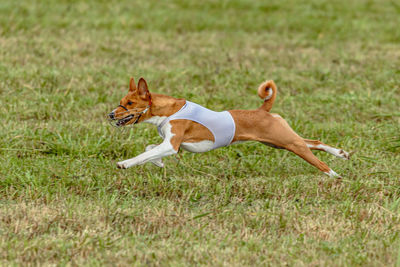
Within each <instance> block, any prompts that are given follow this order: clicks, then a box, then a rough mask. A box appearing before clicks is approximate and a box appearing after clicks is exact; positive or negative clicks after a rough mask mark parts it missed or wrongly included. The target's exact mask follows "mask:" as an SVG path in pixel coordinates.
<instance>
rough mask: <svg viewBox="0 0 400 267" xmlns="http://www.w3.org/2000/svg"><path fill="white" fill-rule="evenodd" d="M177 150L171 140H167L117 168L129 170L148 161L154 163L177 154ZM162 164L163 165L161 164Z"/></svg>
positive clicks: (125, 161) (118, 164)
mask: <svg viewBox="0 0 400 267" xmlns="http://www.w3.org/2000/svg"><path fill="white" fill-rule="evenodd" d="M177 152H178V151H177V150H175V149H174V148H173V146H172V144H171V143H170V142H169V140H165V141H164V142H162V143H161V144H159V145H157V146H155V147H153V148H151V149H150V150H148V151H146V152H144V153H142V154H140V155H138V156H136V157H134V158H131V159H127V160H124V161H121V162H118V163H117V167H118V168H121V169H127V168H130V167H132V166H135V165H139V164H143V163H146V162H148V161H154V160H156V159H161V158H163V157H166V156H169V155H173V154H176V153H177ZM161 164H162V163H161Z"/></svg>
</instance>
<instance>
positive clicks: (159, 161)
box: [146, 144, 164, 168]
mask: <svg viewBox="0 0 400 267" xmlns="http://www.w3.org/2000/svg"><path fill="white" fill-rule="evenodd" d="M156 146H157V145H154V144H152V145H148V146H146V151H149V150H152V149H153V148H155V147H156ZM150 162H151V163H153V164H154V165H156V166H157V167H160V168H163V167H164V163H163V162H162V159H161V158H158V159H153V160H150Z"/></svg>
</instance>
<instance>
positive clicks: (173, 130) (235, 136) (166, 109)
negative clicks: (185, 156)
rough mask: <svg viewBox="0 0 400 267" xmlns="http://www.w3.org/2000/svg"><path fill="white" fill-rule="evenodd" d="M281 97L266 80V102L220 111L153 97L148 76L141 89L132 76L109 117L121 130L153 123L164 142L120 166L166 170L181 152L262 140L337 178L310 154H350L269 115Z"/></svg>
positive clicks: (261, 91) (261, 89)
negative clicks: (303, 135) (148, 164)
mask: <svg viewBox="0 0 400 267" xmlns="http://www.w3.org/2000/svg"><path fill="white" fill-rule="evenodd" d="M276 94H277V87H276V85H275V83H274V82H273V81H272V80H270V81H265V82H263V83H262V84H261V85H260V86H259V88H258V96H259V97H260V98H261V99H263V101H264V103H263V105H262V106H261V107H259V108H258V109H255V110H229V111H222V112H215V111H212V110H209V109H207V108H205V107H202V106H200V105H198V104H195V103H193V102H190V101H187V100H185V99H181V98H174V97H171V96H167V95H162V94H156V93H150V91H149V89H148V86H147V83H146V81H145V80H144V79H143V78H140V80H139V82H138V85H137V86H136V84H135V81H134V80H133V78H131V80H130V83H129V92H128V94H127V95H126V96H125V97H123V98H122V100H121V101H120V104H119V106H118V107H117V108H116V109H114V110H113V111H112V112H111V113H109V114H108V117H109V119H110V120H112V121H113V122H114V123H115V125H116V126H118V127H122V126H125V125H129V124H138V123H140V122H147V123H151V124H154V125H156V126H157V129H158V132H159V134H160V136H161V137H162V138H163V139H164V141H163V142H162V143H161V144H159V145H149V146H147V147H146V152H144V153H142V154H140V155H138V156H136V157H134V158H131V159H128V160H124V161H121V162H118V163H117V167H118V168H121V169H126V168H130V167H132V166H135V165H139V164H143V163H146V162H152V163H153V164H155V165H157V166H159V167H163V166H164V164H163V162H162V160H161V159H162V158H163V157H166V156H169V155H173V154H176V153H177V152H178V151H179V149H180V148H183V149H185V150H188V151H190V152H194V153H200V152H206V151H210V150H213V149H216V148H219V147H223V146H228V145H231V144H235V143H239V142H244V141H258V142H260V143H262V144H265V145H268V146H271V147H274V148H280V149H287V150H289V151H291V152H293V153H295V154H296V155H298V156H299V157H301V158H303V159H304V160H305V161H307V162H308V163H310V164H311V165H313V166H315V167H316V168H318V169H319V170H321V171H322V172H324V173H325V174H327V175H329V176H331V177H335V176H336V177H338V176H339V175H338V174H337V173H336V172H334V171H333V170H332V169H331V168H329V167H328V165H327V164H326V163H324V162H322V161H320V160H319V159H318V158H317V157H316V156H315V155H314V154H313V153H312V152H311V150H321V151H325V152H328V153H330V154H332V155H334V156H336V157H339V158H343V159H349V153H348V152H346V151H344V150H342V149H337V148H334V147H331V146H328V145H326V144H324V143H322V142H321V141H318V140H309V139H303V138H301V137H300V136H299V135H298V134H296V133H295V132H294V131H293V129H292V128H290V126H289V125H288V123H287V122H286V121H285V120H284V119H283V118H282V117H281V116H280V115H278V114H275V113H270V112H269V111H270V110H271V108H272V105H273V103H274V101H275V98H276ZM339 177H340V176H339Z"/></svg>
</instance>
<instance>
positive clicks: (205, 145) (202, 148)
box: [181, 140, 214, 153]
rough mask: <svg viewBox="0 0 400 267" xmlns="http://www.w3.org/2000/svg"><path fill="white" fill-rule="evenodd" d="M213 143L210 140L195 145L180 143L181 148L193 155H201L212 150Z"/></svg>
mask: <svg viewBox="0 0 400 267" xmlns="http://www.w3.org/2000/svg"><path fill="white" fill-rule="evenodd" d="M213 147H214V142H212V141H210V140H204V141H200V142H197V143H182V144H181V148H183V149H184V150H187V151H189V152H193V153H202V152H207V151H210V150H212V149H213Z"/></svg>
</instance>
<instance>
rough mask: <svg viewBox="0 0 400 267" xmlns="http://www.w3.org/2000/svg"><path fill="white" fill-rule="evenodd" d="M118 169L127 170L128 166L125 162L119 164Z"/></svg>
mask: <svg viewBox="0 0 400 267" xmlns="http://www.w3.org/2000/svg"><path fill="white" fill-rule="evenodd" d="M117 168H118V169H127V168H128V166H127V165H126V164H124V163H123V162H117Z"/></svg>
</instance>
